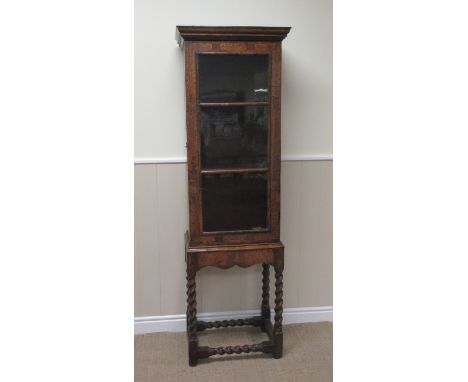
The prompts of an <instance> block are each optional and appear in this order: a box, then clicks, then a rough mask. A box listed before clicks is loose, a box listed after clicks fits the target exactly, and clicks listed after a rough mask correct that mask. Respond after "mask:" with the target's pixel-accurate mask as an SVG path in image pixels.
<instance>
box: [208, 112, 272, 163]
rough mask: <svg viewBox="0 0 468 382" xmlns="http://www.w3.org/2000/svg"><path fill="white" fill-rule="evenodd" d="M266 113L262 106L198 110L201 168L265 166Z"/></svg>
mask: <svg viewBox="0 0 468 382" xmlns="http://www.w3.org/2000/svg"><path fill="white" fill-rule="evenodd" d="M267 110H268V109H267V107H264V106H241V107H237V106H236V107H224V106H223V107H216V106H214V107H201V108H200V131H201V161H202V168H203V169H210V168H233V167H266V166H267V141H268V130H267V126H268V120H267V118H268V115H267Z"/></svg>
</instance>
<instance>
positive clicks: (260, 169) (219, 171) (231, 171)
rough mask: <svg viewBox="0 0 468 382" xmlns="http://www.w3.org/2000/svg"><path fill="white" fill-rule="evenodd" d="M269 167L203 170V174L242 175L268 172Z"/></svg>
mask: <svg viewBox="0 0 468 382" xmlns="http://www.w3.org/2000/svg"><path fill="white" fill-rule="evenodd" d="M266 171H268V168H267V167H247V168H225V169H210V170H201V173H202V174H242V173H246V172H266Z"/></svg>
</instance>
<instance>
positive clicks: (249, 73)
mask: <svg viewBox="0 0 468 382" xmlns="http://www.w3.org/2000/svg"><path fill="white" fill-rule="evenodd" d="M198 57H199V58H198V70H199V78H200V81H199V89H200V90H199V91H200V95H199V96H200V102H257V101H258V102H265V101H268V55H266V54H263V55H252V54H200V55H199V56H198Z"/></svg>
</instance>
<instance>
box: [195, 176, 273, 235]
mask: <svg viewBox="0 0 468 382" xmlns="http://www.w3.org/2000/svg"><path fill="white" fill-rule="evenodd" d="M267 184H268V182H267V174H266V173H241V174H239V173H235V174H232V173H231V174H206V175H203V180H202V197H203V231H204V232H213V231H241V230H242V231H244V230H249V231H250V230H252V231H256V230H260V229H265V228H268V224H267V199H268V190H267Z"/></svg>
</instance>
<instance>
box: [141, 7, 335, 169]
mask: <svg viewBox="0 0 468 382" xmlns="http://www.w3.org/2000/svg"><path fill="white" fill-rule="evenodd" d="M176 25H253V26H255V25H259V26H291V27H292V30H291V32H290V34H289V35H288V37H287V38H286V39H285V40H284V41H283V92H282V100H283V105H282V106H283V107H282V153H283V157H290V156H296V155H302V156H303V155H305V156H310V155H323V154H331V153H332V0H273V1H268V0H255V1H253V0H236V1H225V0H203V1H189V0H179V1H157V0H135V159H136V160H137V161H138V160H141V159H145V158H150V159H151V158H160V159H167V158H185V156H186V152H185V141H186V135H185V104H184V71H183V57H182V52H181V50H180V49H179V47H178V45H177V43H176V41H175V26H176Z"/></svg>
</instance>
